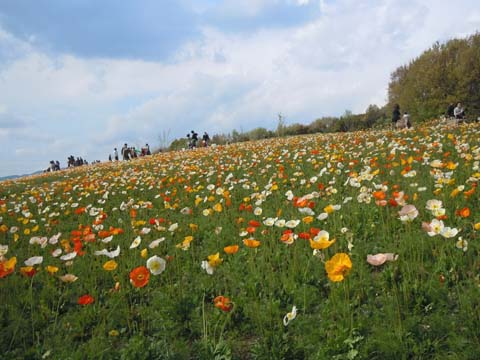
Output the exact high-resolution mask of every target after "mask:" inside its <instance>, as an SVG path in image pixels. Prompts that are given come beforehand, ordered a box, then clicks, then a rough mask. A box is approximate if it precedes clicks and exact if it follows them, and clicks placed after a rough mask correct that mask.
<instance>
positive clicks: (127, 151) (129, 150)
mask: <svg viewBox="0 0 480 360" xmlns="http://www.w3.org/2000/svg"><path fill="white" fill-rule="evenodd" d="M120 153H121V155H122V160H130V159H133V158H137V157H139V156H147V155H152V153H151V151H150V145H148V144H145V146H144V147H142V148H141V149H140V150H138V149H135V146H131V147H129V146H128V144H127V143H125V144H124V145H123V147H122V148H121V149H120ZM108 160H109V161H113V160H115V161H118V160H119V156H118V150H117V148H114V149H113V157H112V154H110V155H108Z"/></svg>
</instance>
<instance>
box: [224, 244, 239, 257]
mask: <svg viewBox="0 0 480 360" xmlns="http://www.w3.org/2000/svg"><path fill="white" fill-rule="evenodd" d="M238 248H239V246H238V245H230V246H226V247H224V248H223V251H225V252H226V253H227V254H229V255H232V254H236V253H237V251H238Z"/></svg>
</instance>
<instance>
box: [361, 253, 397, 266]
mask: <svg viewBox="0 0 480 360" xmlns="http://www.w3.org/2000/svg"><path fill="white" fill-rule="evenodd" d="M397 259H398V255H395V254H393V253H385V254H383V253H380V254H375V255H367V262H368V263H369V264H370V265H373V266H380V265H383V264H384V263H385V262H386V261H395V260H397Z"/></svg>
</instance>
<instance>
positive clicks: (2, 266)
mask: <svg viewBox="0 0 480 360" xmlns="http://www.w3.org/2000/svg"><path fill="white" fill-rule="evenodd" d="M16 264H17V258H16V257H15V256H14V257H12V258H10V259H8V260H5V261H2V262H0V279H1V278H4V277H6V276H8V275H10V274H11V273H12V272H13V271H14V270H15V265H16Z"/></svg>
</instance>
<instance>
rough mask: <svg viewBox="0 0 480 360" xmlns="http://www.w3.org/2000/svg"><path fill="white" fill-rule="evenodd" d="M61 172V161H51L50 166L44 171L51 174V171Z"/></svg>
mask: <svg viewBox="0 0 480 360" xmlns="http://www.w3.org/2000/svg"><path fill="white" fill-rule="evenodd" d="M59 170H60V161H58V160H57V161H53V160H51V161H50V166H49V167H48V168H47V169H46V170H44V172H50V171H59Z"/></svg>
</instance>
